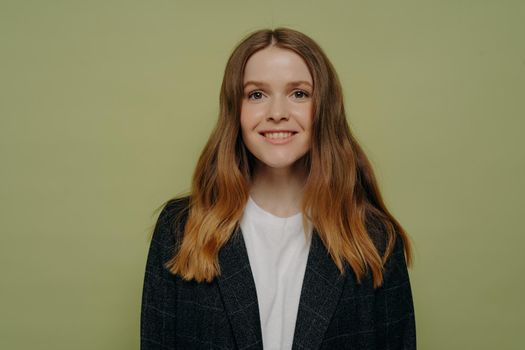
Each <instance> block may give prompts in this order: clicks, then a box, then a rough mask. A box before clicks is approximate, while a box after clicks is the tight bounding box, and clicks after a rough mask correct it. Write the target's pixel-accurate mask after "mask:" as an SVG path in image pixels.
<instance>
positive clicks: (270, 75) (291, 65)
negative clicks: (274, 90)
mask: <svg viewBox="0 0 525 350" xmlns="http://www.w3.org/2000/svg"><path fill="white" fill-rule="evenodd" d="M249 80H257V81H285V80H286V81H289V80H303V81H307V82H310V84H311V83H312V76H311V74H310V70H309V69H308V66H307V64H306V62H305V61H304V59H303V58H302V57H301V56H299V55H298V54H297V53H295V52H294V51H292V50H288V49H282V48H279V47H275V46H269V47H267V48H264V49H262V50H259V51H257V52H256V53H254V54H253V55H252V56H251V57H250V58H249V59H248V61H247V62H246V67H245V69H244V82H246V81H249Z"/></svg>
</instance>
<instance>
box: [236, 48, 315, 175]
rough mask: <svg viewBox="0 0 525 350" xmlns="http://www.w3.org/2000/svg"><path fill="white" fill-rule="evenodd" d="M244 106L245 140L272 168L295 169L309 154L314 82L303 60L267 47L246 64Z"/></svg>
mask: <svg viewBox="0 0 525 350" xmlns="http://www.w3.org/2000/svg"><path fill="white" fill-rule="evenodd" d="M243 87H244V93H243V99H242V105H241V116H240V119H241V120H240V123H241V129H242V138H243V141H244V144H245V145H246V147H247V148H248V150H249V151H250V152H251V153H252V154H253V155H254V156H255V157H256V158H257V159H258V160H259V161H260V162H261V163H263V164H264V165H266V166H268V167H272V168H286V167H290V166H292V165H293V164H294V163H295V162H296V161H297V160H298V159H300V158H301V157H303V156H304V155H305V154H306V153H307V152H308V151H309V149H310V142H311V134H312V130H311V128H312V120H313V100H312V92H313V80H312V76H311V75H310V72H309V70H308V66H307V65H306V63H305V62H304V60H303V59H302V58H301V56H299V55H298V54H296V53H295V52H293V51H291V50H286V49H281V48H277V47H275V46H269V47H267V48H265V49H263V50H260V51H257V52H256V53H255V54H253V55H252V56H251V57H250V58H249V59H248V61H247V63H246V67H245V72H244V81H243Z"/></svg>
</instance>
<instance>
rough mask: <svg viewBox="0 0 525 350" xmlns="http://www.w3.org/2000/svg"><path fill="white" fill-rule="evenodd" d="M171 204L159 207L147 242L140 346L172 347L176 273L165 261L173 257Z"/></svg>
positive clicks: (149, 349) (153, 348)
mask: <svg viewBox="0 0 525 350" xmlns="http://www.w3.org/2000/svg"><path fill="white" fill-rule="evenodd" d="M172 211H173V208H172V205H170V204H169V203H168V204H167V205H166V206H165V207H164V208H163V210H162V211H161V213H160V215H159V217H158V219H157V222H156V224H155V229H154V231H153V236H152V239H151V243H150V246H149V251H148V257H147V262H146V268H145V274H144V285H143V290H142V307H141V316H140V348H141V349H142V350H157V349H159V350H160V349H163V350H165V349H175V346H176V344H175V324H176V315H177V309H176V305H177V303H176V301H177V288H176V277H175V276H174V275H172V274H171V273H170V272H169V271H168V269H167V268H166V267H165V266H164V264H165V263H166V262H167V261H168V260H169V259H170V258H171V257H172V255H173V251H174V246H175V239H174V237H175V236H174V232H173V229H172V227H173V225H172V219H171V218H172V214H171V212H172Z"/></svg>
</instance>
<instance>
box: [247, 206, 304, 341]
mask: <svg viewBox="0 0 525 350" xmlns="http://www.w3.org/2000/svg"><path fill="white" fill-rule="evenodd" d="M302 216H303V215H302V213H297V214H295V215H292V216H289V217H286V218H283V217H279V216H275V215H273V214H271V213H269V212H267V211H265V210H264V209H262V208H261V207H259V206H258V205H257V204H256V203H255V202H254V201H253V199H252V198H251V197H249V199H248V202H247V203H246V208H245V210H244V213H243V216H242V218H241V221H240V226H241V231H242V234H243V238H244V241H245V243H246V250H247V251H248V258H249V260H250V267H251V270H252V274H253V278H254V280H255V288H256V291H257V299H258V302H259V313H260V317H261V328H262V338H263V347H264V349H265V350H274V349H275V350H277V349H279V350H285V349H291V348H292V342H293V335H294V331H295V322H296V319H297V310H298V307H299V297H300V295H301V288H302V285H303V278H304V272H305V269H306V261H307V258H308V252H309V250H310V243H311V237H312V230H311V227H312V226H311V224H310V223H309V225H308V226H309V230H308V238H307V239H306V240H305V235H304V229H303V224H302Z"/></svg>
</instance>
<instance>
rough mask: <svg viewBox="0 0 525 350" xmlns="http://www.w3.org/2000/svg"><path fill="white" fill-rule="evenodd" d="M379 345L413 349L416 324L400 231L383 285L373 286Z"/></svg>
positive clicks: (398, 348)
mask: <svg viewBox="0 0 525 350" xmlns="http://www.w3.org/2000/svg"><path fill="white" fill-rule="evenodd" d="M375 293H376V303H375V313H376V317H375V319H376V330H377V339H376V340H377V344H378V347H377V348H378V349H390V350H414V349H416V324H415V314H414V304H413V300H412V290H411V286H410V279H409V275H408V270H407V265H406V260H405V254H404V250H403V241H402V239H401V237H400V236H399V235H397V237H396V242H395V245H394V249H393V251H392V254H391V255H390V257H389V258H388V259H387V261H386V263H385V267H384V271H383V285H382V286H381V287H379V288H377V289H376V292H375Z"/></svg>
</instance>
